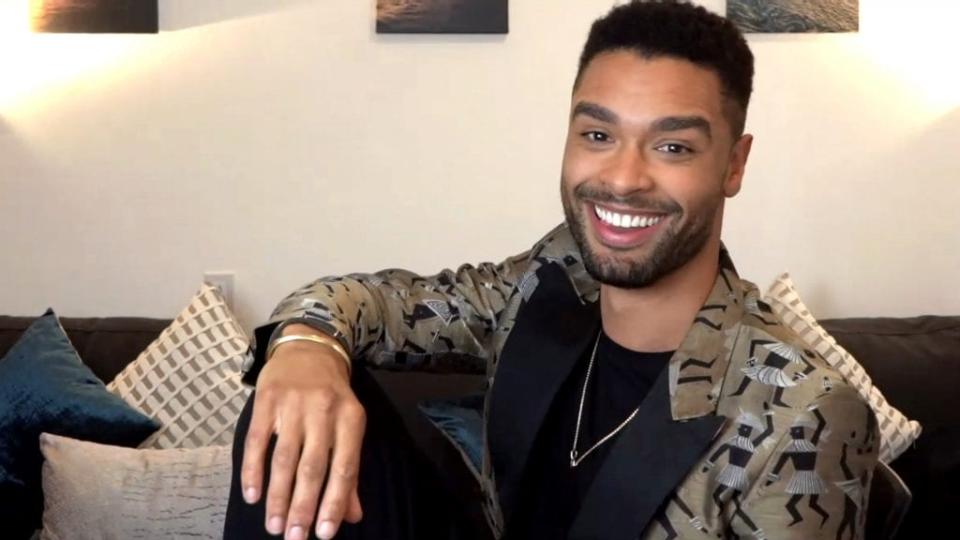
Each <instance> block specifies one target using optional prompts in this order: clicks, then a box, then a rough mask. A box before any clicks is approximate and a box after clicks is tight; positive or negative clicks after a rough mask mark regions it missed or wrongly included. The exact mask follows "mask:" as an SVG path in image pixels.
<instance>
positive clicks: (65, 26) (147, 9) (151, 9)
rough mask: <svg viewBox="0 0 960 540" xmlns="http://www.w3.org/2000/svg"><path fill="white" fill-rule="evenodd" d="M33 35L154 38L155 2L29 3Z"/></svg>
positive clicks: (45, 0) (83, 0)
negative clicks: (109, 34)
mask: <svg viewBox="0 0 960 540" xmlns="http://www.w3.org/2000/svg"><path fill="white" fill-rule="evenodd" d="M29 2H30V28H31V30H33V31H34V32H55V33H111V34H113V33H117V34H155V33H157V32H158V31H159V24H158V20H157V19H158V18H157V0H29Z"/></svg>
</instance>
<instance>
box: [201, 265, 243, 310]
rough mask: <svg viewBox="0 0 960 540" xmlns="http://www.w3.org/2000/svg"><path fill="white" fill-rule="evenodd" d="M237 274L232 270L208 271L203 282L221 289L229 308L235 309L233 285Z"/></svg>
mask: <svg viewBox="0 0 960 540" xmlns="http://www.w3.org/2000/svg"><path fill="white" fill-rule="evenodd" d="M235 278H236V273H235V272H233V271H232V270H225V271H207V272H204V273H203V282H204V283H207V284H208V285H210V286H212V287H217V288H218V289H220V294H222V295H223V299H224V301H226V302H227V307H229V308H230V309H233V284H234V279H235Z"/></svg>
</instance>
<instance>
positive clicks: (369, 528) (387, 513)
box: [223, 366, 489, 540]
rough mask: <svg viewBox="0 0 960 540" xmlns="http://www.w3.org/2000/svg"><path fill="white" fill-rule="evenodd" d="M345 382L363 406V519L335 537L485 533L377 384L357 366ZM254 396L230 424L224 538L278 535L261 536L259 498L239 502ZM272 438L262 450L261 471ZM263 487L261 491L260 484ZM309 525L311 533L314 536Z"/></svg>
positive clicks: (466, 538)
mask: <svg viewBox="0 0 960 540" xmlns="http://www.w3.org/2000/svg"><path fill="white" fill-rule="evenodd" d="M352 386H353V390H354V393H355V394H356V395H357V398H358V399H359V400H360V402H361V403H362V404H363V406H364V408H365V409H366V412H367V429H366V432H365V434H364V440H363V446H362V450H361V455H360V475H359V480H358V481H359V486H358V494H359V496H360V503H361V504H362V506H363V520H362V521H361V522H360V523H357V524H350V523H346V522H344V523H343V524H342V525H341V526H340V529H339V531H338V533H337V536H336V538H337V539H344V540H361V539H362V540H414V539H416V540H429V539H437V540H447V539H455V540H474V539H476V538H487V537H488V536H489V533H488V532H487V531H486V530H478V529H483V527H479V526H478V524H476V523H473V524H470V523H469V522H468V518H467V512H466V511H465V510H464V509H462V508H457V507H455V506H456V503H455V501H457V500H458V497H455V496H452V494H451V493H449V492H448V489H449V488H448V487H447V486H446V485H445V483H444V482H443V481H441V479H440V476H439V471H438V470H437V468H436V467H435V466H434V465H433V464H432V463H430V462H429V460H428V459H427V458H426V456H425V455H423V453H422V452H421V451H420V450H419V449H418V448H417V447H416V445H415V444H414V442H413V439H412V438H411V437H410V435H409V433H407V431H406V429H405V427H404V423H403V420H402V418H401V417H400V415H399V414H398V413H397V411H396V410H395V409H394V407H393V406H392V404H391V403H390V401H389V399H388V398H387V396H386V395H385V394H384V392H383V390H382V389H381V388H380V386H379V385H378V384H377V382H376V381H375V380H374V379H373V377H372V376H371V375H370V373H369V372H367V371H366V370H365V369H364V368H363V367H361V366H357V368H356V369H355V370H354V374H353V380H352ZM252 411H253V396H251V397H250V400H249V401H248V402H247V405H246V407H244V410H243V413H242V414H241V415H240V419H239V421H238V423H237V430H236V435H235V437H234V443H233V476H232V482H231V486H230V500H229V503H228V506H227V515H226V522H225V525H224V532H223V537H224V539H225V540H252V539H267V538H278V537H276V536H272V535H269V534H267V532H266V529H265V523H266V517H265V512H266V503H265V501H266V497H265V496H262V497H260V501H259V502H258V503H257V504H254V505H249V504H247V503H246V502H244V500H243V496H242V493H241V490H242V487H241V485H240V467H241V465H242V463H243V442H244V439H245V438H246V434H247V430H248V428H249V425H250V416H251V413H252ZM275 443H276V438H275V437H274V439H273V440H272V441H271V443H270V447H269V450H268V454H267V462H266V466H265V469H266V474H267V480H269V469H270V467H269V463H270V459H271V457H272V455H273V448H274V444H275ZM264 486H266V484H264ZM264 491H266V490H265V489H264ZM313 529H314V527H311V533H310V538H311V539H315V538H316V536H315V535H314V534H313Z"/></svg>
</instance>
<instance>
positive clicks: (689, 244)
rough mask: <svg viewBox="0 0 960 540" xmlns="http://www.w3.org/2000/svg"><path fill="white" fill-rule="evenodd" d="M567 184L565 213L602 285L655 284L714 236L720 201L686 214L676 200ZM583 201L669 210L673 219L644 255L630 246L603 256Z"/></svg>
mask: <svg viewBox="0 0 960 540" xmlns="http://www.w3.org/2000/svg"><path fill="white" fill-rule="evenodd" d="M564 185H566V182H561V188H560V190H561V194H560V198H561V200H562V202H563V213H564V215H565V216H566V220H567V226H568V227H569V229H570V233H571V235H572V236H573V239H574V241H575V242H576V244H577V248H578V249H579V250H580V254H581V256H582V257H583V265H584V267H585V268H586V270H587V273H589V274H590V276H592V277H593V279H595V280H597V281H599V282H600V283H603V284H606V285H610V286H613V287H618V288H621V289H640V288H643V287H647V286H650V285H653V284H654V283H656V282H657V281H659V280H660V279H662V278H663V277H664V276H667V275H669V274H671V273H672V272H674V271H675V270H677V269H678V268H680V267H682V266H683V265H685V264H687V263H688V262H689V261H690V260H691V259H693V258H694V257H695V256H696V255H697V254H698V253H700V251H701V250H702V249H703V247H704V246H705V245H706V243H707V240H709V239H710V234H711V232H712V231H713V222H714V219H715V217H716V215H717V208H718V206H719V205H720V201H719V200H718V201H717V202H716V203H713V204H710V205H708V206H707V207H706V208H704V209H703V210H702V211H700V212H698V213H691V212H685V211H684V210H683V208H682V207H681V206H680V205H679V204H678V203H677V202H676V201H673V200H656V199H650V198H648V197H640V196H633V197H626V198H624V197H618V196H616V195H613V194H612V193H610V192H608V191H603V190H600V189H596V188H592V187H589V186H588V185H587V184H586V183H582V184H580V185H578V186H577V187H576V188H574V189H573V191H572V193H571V192H570V191H569V190H567V189H565V188H564V187H563V186H564ZM584 200H590V201H592V202H599V203H604V202H606V203H617V204H621V205H627V206H629V207H630V208H635V209H637V210H644V211H648V212H650V211H652V212H655V213H658V214H665V215H666V216H668V217H669V218H670V221H669V223H668V227H667V228H665V229H664V230H662V231H660V233H659V235H658V236H659V238H655V239H651V242H654V243H653V244H652V245H650V246H649V247H648V248H647V249H648V253H647V254H646V255H634V256H633V257H631V256H630V253H629V250H622V251H620V253H622V254H623V255H622V256H618V254H617V253H616V252H615V253H614V254H612V255H601V254H599V253H597V252H595V251H594V250H593V249H591V247H590V239H589V236H590V233H589V232H588V231H587V227H588V225H587V221H589V216H585V215H584V211H583V208H584V204H583V201H584ZM721 200H722V199H721ZM665 219H667V218H665Z"/></svg>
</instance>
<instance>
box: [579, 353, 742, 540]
mask: <svg viewBox="0 0 960 540" xmlns="http://www.w3.org/2000/svg"><path fill="white" fill-rule="evenodd" d="M668 390H669V373H668V370H666V369H665V370H664V371H663V372H662V373H661V374H660V377H659V378H658V379H657V381H656V383H654V385H653V387H652V388H651V389H650V393H649V394H647V398H646V399H645V400H644V401H643V403H642V404H641V405H640V410H639V412H638V413H637V416H636V417H634V419H633V421H632V422H630V424H629V425H628V426H627V427H626V428H625V429H624V430H623V432H621V434H620V436H619V437H618V438H617V439H616V441H615V443H614V447H613V448H612V449H611V451H610V453H609V454H608V455H607V458H606V461H605V462H604V464H603V466H602V467H601V468H600V471H599V472H598V473H597V477H596V478H595V479H594V481H593V484H592V485H591V486H590V489H589V491H588V492H587V495H586V497H585V499H584V501H583V505H582V506H581V508H580V512H579V513H578V515H577V518H576V520H575V521H574V523H573V527H572V528H571V530H570V538H571V539H576V540H581V539H583V540H586V539H604V540H610V539H618V538H623V539H634V538H637V535H638V534H640V533H641V532H642V531H643V530H644V529H646V527H647V524H648V523H649V522H650V520H651V519H652V518H653V516H654V513H655V512H656V511H657V509H658V508H659V507H660V506H661V505H662V504H663V501H664V500H665V499H666V498H667V497H668V496H669V494H670V493H671V491H672V490H673V489H674V488H676V486H677V485H678V484H680V482H681V481H682V480H683V478H684V477H685V476H686V475H687V473H688V472H689V470H690V469H691V467H693V465H694V464H695V463H696V461H697V460H698V459H699V458H700V457H701V456H702V455H703V453H704V452H705V451H706V449H707V447H708V446H709V445H710V442H711V441H712V440H713V438H714V436H715V435H716V434H717V432H718V431H719V430H720V428H721V426H722V425H723V421H724V419H723V417H720V416H713V415H708V416H702V417H700V418H696V419H693V420H688V421H685V422H676V421H674V420H673V418H672V417H671V415H670V409H671V407H670V395H669V392H668Z"/></svg>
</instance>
